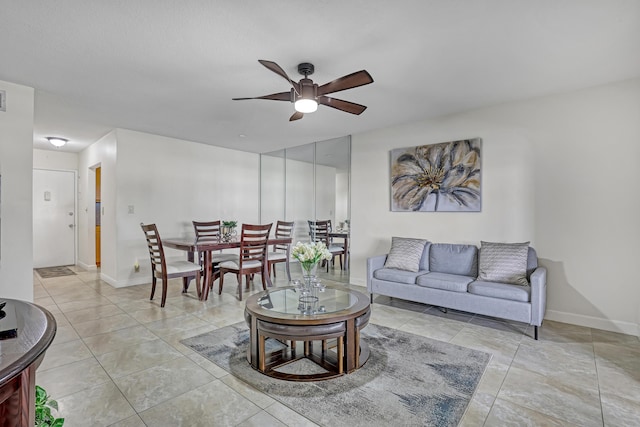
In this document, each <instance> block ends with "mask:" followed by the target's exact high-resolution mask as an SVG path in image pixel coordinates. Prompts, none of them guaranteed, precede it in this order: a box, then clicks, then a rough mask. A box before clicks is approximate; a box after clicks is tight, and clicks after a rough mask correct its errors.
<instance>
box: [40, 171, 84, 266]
mask: <svg viewBox="0 0 640 427" xmlns="http://www.w3.org/2000/svg"><path fill="white" fill-rule="evenodd" d="M75 195H76V172H75V171H60V170H47V169H34V170H33V266H34V268H41V267H57V266H63V265H75V263H76V196H75Z"/></svg>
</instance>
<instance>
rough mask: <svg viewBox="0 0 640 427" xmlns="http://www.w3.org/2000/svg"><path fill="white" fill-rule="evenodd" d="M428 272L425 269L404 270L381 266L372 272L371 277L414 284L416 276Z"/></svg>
mask: <svg viewBox="0 0 640 427" xmlns="http://www.w3.org/2000/svg"><path fill="white" fill-rule="evenodd" d="M425 273H428V272H427V271H424V270H421V271H416V272H413V271H406V270H397V269H395V268H381V269H379V270H376V271H374V272H373V277H375V278H376V279H379V280H388V281H389V282H396V283H406V284H408V285H414V284H415V283H416V277H418V276H420V275H422V274H425Z"/></svg>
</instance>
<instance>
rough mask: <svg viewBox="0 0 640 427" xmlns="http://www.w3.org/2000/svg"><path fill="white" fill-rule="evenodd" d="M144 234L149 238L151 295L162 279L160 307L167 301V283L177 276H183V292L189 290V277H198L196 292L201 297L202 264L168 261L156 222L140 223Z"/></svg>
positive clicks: (151, 298)
mask: <svg viewBox="0 0 640 427" xmlns="http://www.w3.org/2000/svg"><path fill="white" fill-rule="evenodd" d="M140 227H142V231H143V232H144V236H145V238H146V239H147V246H148V247H149V257H150V258H151V297H150V298H149V299H150V300H153V295H154V294H155V292H156V281H157V279H160V280H162V299H161V301H160V307H164V304H165V302H166V301H167V284H168V280H169V279H174V278H177V277H182V278H183V285H182V293H186V292H187V284H188V283H189V278H190V277H193V276H195V278H196V292H197V293H198V299H199V298H200V295H201V292H200V271H201V270H202V268H201V267H200V265H198V264H196V263H193V262H189V261H172V262H167V260H166V258H165V256H164V249H163V248H162V240H161V239H160V234H159V233H158V228H157V227H156V225H155V224H147V225H145V224H142V223H141V224H140Z"/></svg>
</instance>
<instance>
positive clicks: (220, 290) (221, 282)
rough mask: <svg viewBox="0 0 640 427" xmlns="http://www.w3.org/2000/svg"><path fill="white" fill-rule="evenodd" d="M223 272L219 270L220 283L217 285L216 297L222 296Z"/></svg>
mask: <svg viewBox="0 0 640 427" xmlns="http://www.w3.org/2000/svg"><path fill="white" fill-rule="evenodd" d="M224 273H225V272H224V271H222V270H220V281H219V282H220V283H219V285H218V295H222V285H224Z"/></svg>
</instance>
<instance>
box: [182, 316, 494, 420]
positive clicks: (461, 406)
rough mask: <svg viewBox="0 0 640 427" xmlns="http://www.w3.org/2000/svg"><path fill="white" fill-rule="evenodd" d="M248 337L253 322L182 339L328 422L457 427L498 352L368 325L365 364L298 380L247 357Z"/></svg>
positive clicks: (294, 406)
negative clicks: (263, 369) (271, 373)
mask: <svg viewBox="0 0 640 427" xmlns="http://www.w3.org/2000/svg"><path fill="white" fill-rule="evenodd" d="M248 339H249V331H248V329H247V326H246V324H245V323H242V322H241V323H237V324H235V325H231V326H228V327H225V328H221V329H217V330H215V331H212V332H208V333H206V334H202V335H199V336H196V337H193V338H189V339H186V340H183V341H182V343H183V344H185V345H186V346H188V347H190V348H192V349H193V350H194V351H196V352H198V353H199V354H201V355H202V356H204V357H206V358H207V359H209V360H211V361H212V362H214V363H215V364H217V365H219V366H220V367H222V368H224V369H225V370H227V371H228V372H231V373H232V374H233V375H234V376H236V377H238V378H239V379H241V380H243V381H245V382H246V383H248V384H251V385H252V386H253V387H255V388H257V389H258V390H260V391H262V392H263V393H265V394H267V395H269V396H270V397H272V398H274V399H276V400H278V401H280V402H281V403H282V404H284V405H286V406H288V407H289V408H291V409H293V410H295V411H296V412H299V413H301V414H302V415H304V416H305V417H307V418H308V419H310V420H311V421H313V422H315V423H317V424H319V425H322V426H342V425H349V426H369V427H370V426H372V425H402V426H456V425H457V424H458V422H459V421H460V419H461V418H462V416H463V415H464V412H465V410H466V408H467V406H468V404H469V401H470V400H471V397H472V396H473V393H474V391H475V389H476V387H477V386H478V383H479V382H480V378H481V377H482V374H483V373H484V371H485V368H486V367H487V364H488V363H489V360H490V358H491V355H490V354H488V353H484V352H481V351H477V350H472V349H468V348H464V347H460V346H457V345H453V344H448V343H444V342H441V341H435V340H431V339H428V338H424V337H420V336H417V335H413V334H409V333H406V332H401V331H397V330H395V329H390V328H386V327H383V326H378V325H374V324H369V325H368V326H367V327H366V328H365V329H363V331H362V339H363V340H366V342H367V343H368V345H369V350H370V351H371V356H370V357H369V360H368V361H367V363H366V364H365V365H364V366H363V367H362V368H360V369H359V370H357V371H355V372H353V373H351V374H349V375H344V376H342V377H338V378H334V379H330V380H325V381H315V382H304V383H298V382H292V381H284V380H278V379H275V378H271V377H268V376H266V375H263V374H261V373H259V372H258V371H256V370H254V369H253V368H251V366H250V365H249V363H248V362H247V359H246V348H247V345H248ZM303 360H305V359H303ZM296 363H297V362H296ZM309 365H313V364H312V363H309Z"/></svg>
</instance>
